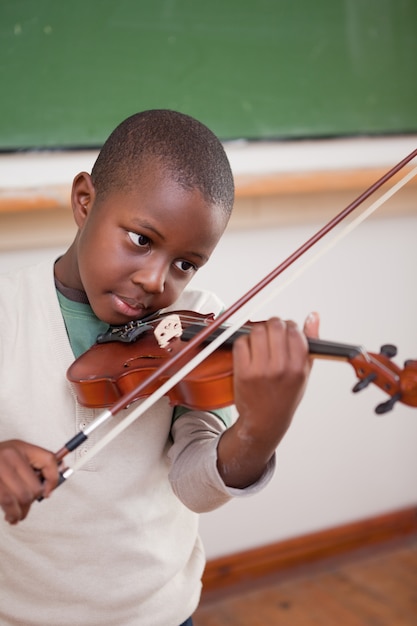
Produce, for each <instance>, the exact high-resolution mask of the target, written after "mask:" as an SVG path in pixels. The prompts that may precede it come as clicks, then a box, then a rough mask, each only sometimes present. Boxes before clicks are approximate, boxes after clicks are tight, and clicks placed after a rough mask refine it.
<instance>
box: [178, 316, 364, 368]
mask: <svg viewBox="0 0 417 626" xmlns="http://www.w3.org/2000/svg"><path fill="white" fill-rule="evenodd" d="M201 328H202V327H201V326H200V325H199V324H195V325H192V326H189V327H188V328H185V329H184V330H183V334H182V336H181V339H182V340H183V341H189V340H190V339H192V338H193V337H194V336H195V334H196V333H198V332H199V331H200V330H201ZM223 330H224V328H222V327H220V328H217V329H216V330H215V331H214V332H213V333H212V334H211V335H210V336H209V337H208V338H207V340H206V342H205V343H210V342H211V341H214V339H216V338H217V337H218V336H219V335H221V334H222V332H223ZM248 333H250V328H246V327H243V328H241V329H240V330H238V331H237V332H236V333H234V334H233V335H231V336H230V337H229V338H228V339H226V341H225V342H224V344H223V345H224V346H230V345H232V344H233V342H234V341H235V339H237V338H238V337H240V336H241V335H247V334H248ZM307 341H308V349H309V352H310V354H311V355H312V356H314V357H316V358H324V359H343V360H347V361H349V360H351V359H353V358H355V357H356V356H358V355H359V354H361V353H363V348H362V347H361V346H355V345H351V344H347V343H339V342H336V341H325V340H324V339H311V338H307Z"/></svg>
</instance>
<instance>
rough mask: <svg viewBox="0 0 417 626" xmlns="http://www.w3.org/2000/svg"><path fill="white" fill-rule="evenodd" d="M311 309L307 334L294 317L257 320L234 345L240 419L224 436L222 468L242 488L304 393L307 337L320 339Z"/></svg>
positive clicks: (307, 369)
mask: <svg viewBox="0 0 417 626" xmlns="http://www.w3.org/2000/svg"><path fill="white" fill-rule="evenodd" d="M318 327H319V318H318V315H317V314H316V313H311V314H310V315H309V316H308V318H307V320H306V322H305V324H304V329H303V332H301V331H300V330H299V329H298V327H297V325H296V324H295V323H294V322H291V321H286V322H285V321H283V320H280V319H278V318H272V319H270V320H268V321H267V322H263V323H256V324H254V326H253V329H252V331H251V333H250V334H249V335H247V336H244V337H240V338H239V339H238V340H237V341H236V342H235V345H234V347H233V359H234V385H235V405H236V408H237V411H238V414H239V417H238V419H237V421H236V422H235V424H233V426H231V427H230V428H229V429H228V430H227V431H226V432H225V433H224V434H223V435H222V437H221V439H220V442H219V447H218V468H219V472H220V474H221V475H222V477H223V480H224V481H225V483H226V484H227V485H229V486H231V487H237V488H243V487H246V486H248V485H250V484H252V483H253V482H255V481H256V480H257V479H258V478H260V476H261V475H262V473H263V472H264V470H265V467H266V464H267V463H268V461H269V459H270V458H271V457H272V455H273V453H274V451H275V448H276V447H277V445H278V444H279V442H280V441H281V439H282V438H283V436H284V434H285V432H286V431H287V429H288V427H289V425H290V423H291V420H292V418H293V415H294V413H295V410H296V408H297V406H298V404H299V402H300V400H301V398H302V396H303V393H304V390H305V386H306V383H307V380H308V376H309V374H310V370H311V366H312V358H311V357H310V356H309V352H308V344H307V339H306V337H307V336H309V337H317V336H318Z"/></svg>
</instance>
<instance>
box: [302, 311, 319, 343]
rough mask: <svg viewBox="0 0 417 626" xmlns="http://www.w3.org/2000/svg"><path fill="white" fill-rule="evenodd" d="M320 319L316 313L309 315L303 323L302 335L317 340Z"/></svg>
mask: <svg viewBox="0 0 417 626" xmlns="http://www.w3.org/2000/svg"><path fill="white" fill-rule="evenodd" d="M319 327H320V317H319V314H318V313H316V312H313V313H310V314H309V315H308V316H307V319H306V321H305V322H304V329H303V330H304V333H305V335H306V336H307V337H314V338H317V337H318V336H319Z"/></svg>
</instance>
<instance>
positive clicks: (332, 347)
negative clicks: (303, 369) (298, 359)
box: [307, 337, 363, 361]
mask: <svg viewBox="0 0 417 626" xmlns="http://www.w3.org/2000/svg"><path fill="white" fill-rule="evenodd" d="M307 341H308V350H309V352H310V354H311V355H312V356H314V357H317V358H325V359H343V360H347V361H350V360H352V359H354V358H355V357H356V356H358V355H359V354H362V353H363V348H362V347H361V346H354V345H351V344H347V343H339V342H337V341H326V340H324V339H311V338H309V337H308V338H307Z"/></svg>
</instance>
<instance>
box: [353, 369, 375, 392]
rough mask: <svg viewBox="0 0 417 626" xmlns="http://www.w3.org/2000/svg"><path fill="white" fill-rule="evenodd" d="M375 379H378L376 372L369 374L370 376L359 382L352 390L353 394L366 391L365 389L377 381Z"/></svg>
mask: <svg viewBox="0 0 417 626" xmlns="http://www.w3.org/2000/svg"><path fill="white" fill-rule="evenodd" d="M375 378H376V374H375V372H371V373H370V374H368V376H365V378H362V380H360V381H359V382H357V383H356V385H355V386H354V387H353V389H352V391H353V393H357V392H358V391H362V389H365V387H367V386H368V385H370V384H371V383H372V382H373V381H374V380H375Z"/></svg>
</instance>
